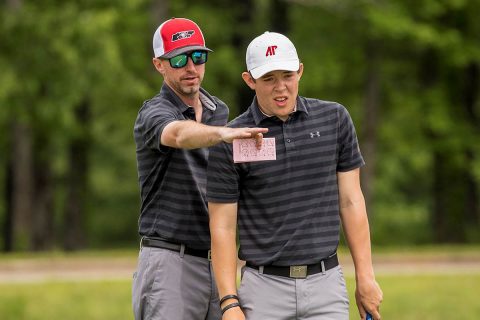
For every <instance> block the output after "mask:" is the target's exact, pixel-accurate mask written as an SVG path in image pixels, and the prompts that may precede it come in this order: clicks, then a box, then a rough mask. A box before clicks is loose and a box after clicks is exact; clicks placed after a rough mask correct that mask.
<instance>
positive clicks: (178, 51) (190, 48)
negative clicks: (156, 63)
mask: <svg viewBox="0 0 480 320" xmlns="http://www.w3.org/2000/svg"><path fill="white" fill-rule="evenodd" d="M193 50H204V51H210V52H212V51H213V50H210V49H208V48H207V47H204V46H186V47H181V48H177V49H175V50H172V51H170V52H169V53H165V54H164V55H162V56H160V57H157V58H164V59H170V58H173V57H175V56H178V55H179V54H182V53H185V52H189V51H193Z"/></svg>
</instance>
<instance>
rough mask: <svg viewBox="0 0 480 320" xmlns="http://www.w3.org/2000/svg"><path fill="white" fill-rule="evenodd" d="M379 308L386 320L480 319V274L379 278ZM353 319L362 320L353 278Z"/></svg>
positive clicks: (351, 308) (349, 284)
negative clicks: (381, 301)
mask: <svg viewBox="0 0 480 320" xmlns="http://www.w3.org/2000/svg"><path fill="white" fill-rule="evenodd" d="M377 281H378V282H379V283H380V286H381V287H382V290H383V298H384V300H383V303H382V305H381V307H380V312H381V314H382V319H387V320H392V319H393V320H406V319H409V320H412V319H418V320H420V319H422V320H438V319H462V320H474V319H478V317H479V315H480V303H479V302H478V297H479V296H480V273H478V274H473V275H472V274H469V275H421V276H419V275H408V276H405V275H401V276H379V277H377ZM347 283H348V290H349V293H350V319H351V320H353V319H359V316H358V310H357V307H356V304H355V298H354V285H355V280H354V279H353V278H347Z"/></svg>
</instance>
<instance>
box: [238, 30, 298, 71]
mask: <svg viewBox="0 0 480 320" xmlns="http://www.w3.org/2000/svg"><path fill="white" fill-rule="evenodd" d="M246 60H247V70H248V71H249V72H250V74H251V75H252V77H253V78H254V79H258V78H260V77H261V76H263V75H264V74H266V73H268V72H270V71H274V70H287V71H297V70H298V69H300V60H299V59H298V55H297V50H296V49H295V46H294V45H293V43H292V41H290V40H289V39H288V38H287V37H285V36H284V35H283V34H280V33H276V32H268V31H267V32H265V33H264V34H262V35H260V36H258V37H256V38H255V39H253V40H252V42H250V44H249V45H248V48H247V57H246Z"/></svg>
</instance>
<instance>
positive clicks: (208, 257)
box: [207, 250, 212, 261]
mask: <svg viewBox="0 0 480 320" xmlns="http://www.w3.org/2000/svg"><path fill="white" fill-rule="evenodd" d="M207 259H208V261H212V250H208V253H207Z"/></svg>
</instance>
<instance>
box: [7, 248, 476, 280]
mask: <svg viewBox="0 0 480 320" xmlns="http://www.w3.org/2000/svg"><path fill="white" fill-rule="evenodd" d="M339 258H340V262H341V264H342V266H343V269H344V271H345V273H346V274H347V275H352V274H353V272H354V268H353V264H352V261H351V258H350V256H349V255H348V254H340V255H339ZM239 266H241V263H239ZM374 267H375V273H376V274H377V275H393V274H394V275H409V274H458V273H463V274H469V273H470V274H479V273H480V255H478V254H476V255H462V256H455V257H452V256H442V255H433V256H432V255H426V256H423V255H419V254H416V255H411V256H409V255H405V254H401V255H394V254H392V255H379V256H375V257H374ZM135 268H136V256H128V257H71V258H66V257H53V258H18V259H4V260H0V283H22V282H26V283H31V282H43V281H52V280H53V281H99V280H118V279H119V280H122V279H123V280H129V279H131V277H132V274H133V272H134V270H135Z"/></svg>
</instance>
